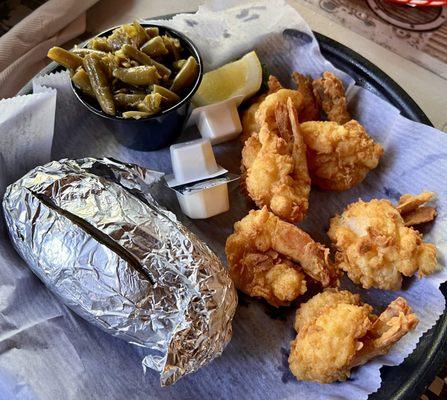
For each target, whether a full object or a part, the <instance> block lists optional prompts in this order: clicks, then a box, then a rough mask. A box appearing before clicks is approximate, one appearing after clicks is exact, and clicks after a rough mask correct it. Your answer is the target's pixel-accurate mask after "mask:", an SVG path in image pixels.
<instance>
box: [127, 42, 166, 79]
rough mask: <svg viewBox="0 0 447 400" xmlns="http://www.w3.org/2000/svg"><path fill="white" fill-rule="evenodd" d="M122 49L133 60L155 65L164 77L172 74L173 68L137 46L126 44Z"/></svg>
mask: <svg viewBox="0 0 447 400" xmlns="http://www.w3.org/2000/svg"><path fill="white" fill-rule="evenodd" d="M121 50H122V51H123V53H124V55H125V56H126V57H129V58H132V59H133V60H135V61H138V62H139V63H140V64H143V65H153V66H154V67H155V68H157V71H158V73H159V74H160V76H161V77H162V78H163V79H167V78H169V75H171V70H170V69H169V68H167V67H165V66H164V65H163V64H160V63H158V62H156V61H154V60H153V59H152V58H150V57H149V56H148V55H147V54H145V53H143V52H142V51H140V50H137V49H136V48H135V47H132V46H130V45H128V44H125V45H124V46H123V47H122V49H121Z"/></svg>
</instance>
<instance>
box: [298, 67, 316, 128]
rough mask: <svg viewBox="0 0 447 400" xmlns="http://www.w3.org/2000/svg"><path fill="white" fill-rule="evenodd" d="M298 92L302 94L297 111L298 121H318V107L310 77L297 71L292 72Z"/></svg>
mask: <svg viewBox="0 0 447 400" xmlns="http://www.w3.org/2000/svg"><path fill="white" fill-rule="evenodd" d="M292 79H293V80H294V81H295V84H296V86H297V90H298V92H300V93H301V95H302V96H303V104H302V107H301V110H300V111H299V113H298V115H299V119H300V122H305V121H318V120H319V119H320V107H319V105H318V102H317V100H316V98H315V95H314V93H313V89H312V78H310V77H309V76H306V75H302V74H300V73H299V72H296V71H295V72H293V73H292Z"/></svg>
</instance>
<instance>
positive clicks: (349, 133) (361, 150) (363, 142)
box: [301, 120, 383, 191]
mask: <svg viewBox="0 0 447 400" xmlns="http://www.w3.org/2000/svg"><path fill="white" fill-rule="evenodd" d="M301 132H302V135H303V138H304V142H305V143H306V146H307V154H308V157H307V161H308V166H309V173H310V176H311V179H312V183H313V184H315V185H317V186H319V187H320V188H322V189H326V190H340V191H341V190H347V189H350V188H352V187H353V186H355V185H357V184H358V183H360V182H361V181H362V180H363V179H365V177H366V175H367V174H368V172H369V171H371V170H372V169H374V168H376V167H377V165H378V164H379V159H380V157H381V156H382V154H383V148H382V146H381V145H380V144H378V143H376V142H374V140H373V139H372V138H371V137H370V136H369V135H368V134H367V133H366V131H365V129H364V128H363V126H362V125H360V124H359V123H358V122H357V121H354V120H351V121H349V122H347V123H345V124H344V125H339V124H337V123H336V122H321V121H319V122H304V123H302V124H301Z"/></svg>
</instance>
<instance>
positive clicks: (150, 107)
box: [138, 93, 163, 114]
mask: <svg viewBox="0 0 447 400" xmlns="http://www.w3.org/2000/svg"><path fill="white" fill-rule="evenodd" d="M162 100H163V97H162V96H161V94H158V93H152V94H148V95H147V96H146V97H145V98H144V100H143V101H142V102H141V103H140V104H138V109H139V110H140V111H144V112H147V113H149V114H156V113H158V112H159V111H161V102H162Z"/></svg>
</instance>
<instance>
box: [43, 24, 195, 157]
mask: <svg viewBox="0 0 447 400" xmlns="http://www.w3.org/2000/svg"><path fill="white" fill-rule="evenodd" d="M48 57H49V58H51V59H52V60H53V61H56V62H57V63H59V64H60V65H62V66H64V67H65V68H67V70H68V71H69V72H70V76H71V85H72V89H73V92H74V94H75V96H76V97H77V98H78V99H79V101H80V102H81V103H82V104H83V105H84V106H85V107H86V108H87V109H88V110H89V111H91V112H92V113H93V114H95V115H96V116H98V117H100V118H102V119H103V121H104V122H105V123H106V124H107V125H108V127H109V128H110V131H111V132H112V133H113V134H114V135H115V137H116V138H117V139H118V141H119V142H121V143H122V144H123V145H125V146H127V147H130V148H133V149H136V150H157V149H160V148H163V147H166V146H168V145H170V144H171V143H172V142H173V141H174V140H175V139H176V138H177V136H178V135H179V134H180V132H181V130H182V128H183V125H184V123H185V121H186V118H187V116H188V113H189V110H190V106H191V98H192V96H193V95H194V93H195V92H196V90H197V89H198V87H199V85H200V82H201V79H202V74H203V66H202V60H201V58H200V54H199V51H198V50H197V47H196V46H195V45H194V44H193V43H192V42H191V40H189V39H188V38H187V37H186V36H185V35H183V34H182V33H180V32H177V31H175V30H174V29H171V28H167V27H164V26H159V25H155V24H150V23H139V22H137V21H134V22H132V23H129V24H124V25H120V26H118V27H114V28H110V29H108V30H106V31H104V32H101V33H100V34H98V35H96V36H95V37H93V38H92V39H90V40H88V41H87V42H85V43H84V44H83V45H81V46H75V47H74V48H73V49H71V50H65V49H62V48H60V47H53V48H51V49H50V50H49V51H48Z"/></svg>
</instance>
